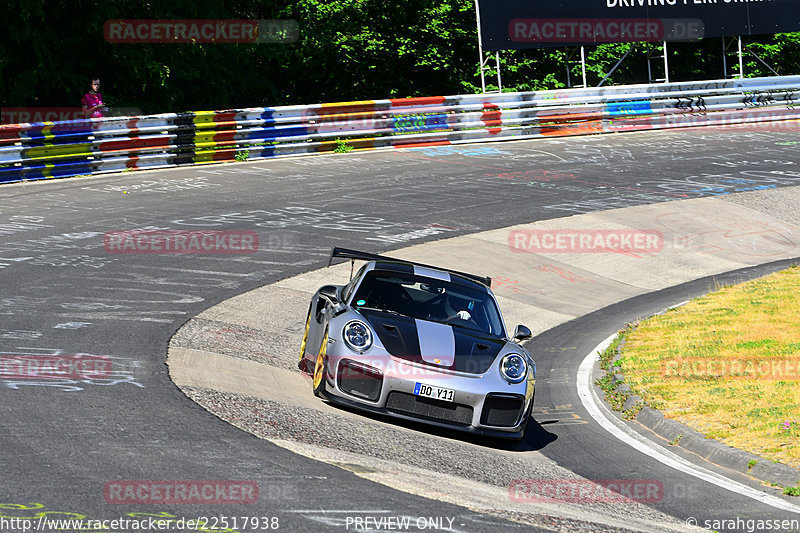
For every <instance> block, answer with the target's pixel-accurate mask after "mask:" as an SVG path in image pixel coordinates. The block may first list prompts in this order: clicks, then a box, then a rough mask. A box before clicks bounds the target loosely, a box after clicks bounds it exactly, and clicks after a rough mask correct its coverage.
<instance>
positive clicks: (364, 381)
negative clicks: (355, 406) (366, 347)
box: [336, 359, 383, 402]
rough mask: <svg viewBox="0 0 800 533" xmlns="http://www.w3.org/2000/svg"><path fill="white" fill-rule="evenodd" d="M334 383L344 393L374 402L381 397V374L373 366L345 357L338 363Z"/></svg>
mask: <svg viewBox="0 0 800 533" xmlns="http://www.w3.org/2000/svg"><path fill="white" fill-rule="evenodd" d="M336 384H337V385H338V386H339V390H341V391H342V392H344V393H346V394H349V395H351V396H355V397H356V398H360V399H362V400H368V401H370V402H376V401H378V398H380V397H381V386H382V385H383V374H381V372H380V371H378V370H376V369H374V368H371V367H368V366H364V365H361V364H359V363H356V362H355V361H350V360H348V359H345V360H344V361H342V362H341V363H340V364H339V375H338V376H337V377H336Z"/></svg>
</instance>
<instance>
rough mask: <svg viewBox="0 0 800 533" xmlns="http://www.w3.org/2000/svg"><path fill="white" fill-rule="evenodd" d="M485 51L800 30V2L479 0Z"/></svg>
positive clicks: (746, 0)
mask: <svg viewBox="0 0 800 533" xmlns="http://www.w3.org/2000/svg"><path fill="white" fill-rule="evenodd" d="M478 9H479V10H480V19H481V28H480V31H481V37H482V39H483V48H484V49H485V50H513V49H521V48H540V47H548V46H568V45H578V44H600V43H621V42H634V41H651V42H660V41H693V40H697V39H700V38H703V37H706V38H708V37H722V36H736V35H762V34H772V33H782V32H793V31H800V0H561V1H551V0H491V1H490V0H478Z"/></svg>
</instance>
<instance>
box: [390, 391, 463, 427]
mask: <svg viewBox="0 0 800 533" xmlns="http://www.w3.org/2000/svg"><path fill="white" fill-rule="evenodd" d="M386 409H387V410H388V411H392V412H395V413H401V414H404V415H413V416H418V417H421V418H429V419H432V420H439V421H442V422H449V423H451V424H459V425H463V426H468V425H470V424H472V407H471V406H469V405H461V404H459V403H450V402H441V401H438V400H433V399H431V398H425V397H422V396H414V395H413V394H408V393H405V392H397V391H392V392H390V393H389V397H388V398H387V399H386Z"/></svg>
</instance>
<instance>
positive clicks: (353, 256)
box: [328, 246, 492, 287]
mask: <svg viewBox="0 0 800 533" xmlns="http://www.w3.org/2000/svg"><path fill="white" fill-rule="evenodd" d="M334 258H343V259H350V260H352V261H355V260H359V261H391V262H393V263H403V264H406V265H417V266H420V267H424V268H432V269H434V270H441V271H442V272H447V273H449V274H456V275H458V276H462V277H465V278H467V279H470V280H472V281H477V282H478V283H480V284H482V285H486V287H491V286H492V278H490V277H489V276H478V275H476V274H468V273H466V272H459V271H458V270H450V269H449V268H442V267H437V266H431V265H424V264H422V263H415V262H413V261H406V260H405V259H397V258H394V257H387V256H385V255H379V254H373V253H370V252H360V251H358V250H351V249H349V248H339V247H338V246H334V247H333V249H331V257H330V259H328V266H331V264H332V263H333V259H334Z"/></svg>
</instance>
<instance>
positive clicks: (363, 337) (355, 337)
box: [342, 320, 372, 353]
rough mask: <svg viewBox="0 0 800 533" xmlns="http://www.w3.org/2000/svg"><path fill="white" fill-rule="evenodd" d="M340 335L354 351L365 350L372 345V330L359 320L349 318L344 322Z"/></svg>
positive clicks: (360, 351)
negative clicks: (349, 319) (348, 320)
mask: <svg viewBox="0 0 800 533" xmlns="http://www.w3.org/2000/svg"><path fill="white" fill-rule="evenodd" d="M342 337H343V338H344V343H345V344H347V347H348V348H350V349H351V350H353V351H354V352H358V353H362V352H366V351H367V350H369V348H370V346H372V330H370V329H369V326H367V325H366V324H365V323H363V322H361V321H360V320H351V321H350V322H348V323H347V324H345V326H344V329H342Z"/></svg>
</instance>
